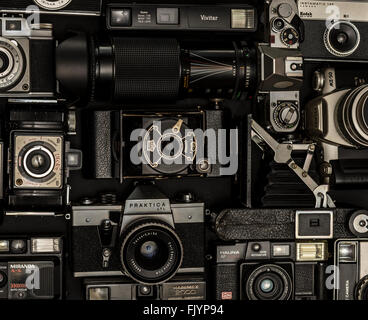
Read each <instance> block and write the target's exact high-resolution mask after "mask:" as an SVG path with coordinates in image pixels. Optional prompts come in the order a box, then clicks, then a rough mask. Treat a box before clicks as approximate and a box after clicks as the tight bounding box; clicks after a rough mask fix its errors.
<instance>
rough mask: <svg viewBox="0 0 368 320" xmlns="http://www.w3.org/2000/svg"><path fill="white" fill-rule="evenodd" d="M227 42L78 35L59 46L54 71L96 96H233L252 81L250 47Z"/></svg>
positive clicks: (74, 87)
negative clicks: (209, 45)
mask: <svg viewBox="0 0 368 320" xmlns="http://www.w3.org/2000/svg"><path fill="white" fill-rule="evenodd" d="M230 47H231V48H230V49H205V50H192V49H184V48H181V46H180V44H179V42H178V41H177V40H176V39H170V38H122V37H111V38H109V39H105V40H104V41H95V40H94V39H89V40H87V37H85V36H84V37H83V36H81V35H78V36H76V37H74V38H71V39H68V40H66V41H64V42H63V43H61V44H60V46H59V47H58V49H57V55H56V57H57V58H56V63H57V68H56V69H57V70H56V75H57V78H58V80H59V82H60V84H61V86H62V87H63V88H65V89H66V90H68V91H71V92H74V93H77V92H79V93H82V95H84V96H90V97H91V98H92V100H96V101H114V102H115V101H116V102H119V101H128V102H135V101H136V100H139V101H145V100H146V101H148V100H149V101H151V100H157V101H162V100H175V99H177V98H186V97H189V96H209V97H212V98H237V97H239V96H241V94H242V93H244V92H247V91H248V90H250V89H251V88H252V87H253V86H254V85H255V81H256V67H255V66H256V63H255V50H252V49H249V48H237V47H236V45H235V44H232V45H231V46H230ZM71 69H73V70H74V71H73V72H72V70H71Z"/></svg>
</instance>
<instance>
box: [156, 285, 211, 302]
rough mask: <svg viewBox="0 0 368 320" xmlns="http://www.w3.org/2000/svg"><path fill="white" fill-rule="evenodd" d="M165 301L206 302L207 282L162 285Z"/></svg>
mask: <svg viewBox="0 0 368 320" xmlns="http://www.w3.org/2000/svg"><path fill="white" fill-rule="evenodd" d="M162 290H163V292H162V299H163V300H187V299H190V300H204V299H206V283H205V282H174V283H169V282H168V283H164V284H163V285H162Z"/></svg>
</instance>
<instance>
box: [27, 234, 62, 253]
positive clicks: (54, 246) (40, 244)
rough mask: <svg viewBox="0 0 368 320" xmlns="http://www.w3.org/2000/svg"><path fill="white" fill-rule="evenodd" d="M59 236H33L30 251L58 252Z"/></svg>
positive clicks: (59, 247)
mask: <svg viewBox="0 0 368 320" xmlns="http://www.w3.org/2000/svg"><path fill="white" fill-rule="evenodd" d="M60 249H61V240H60V238H33V239H31V250H32V253H59V252H60Z"/></svg>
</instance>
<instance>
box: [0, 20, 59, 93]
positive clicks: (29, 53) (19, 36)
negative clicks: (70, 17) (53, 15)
mask: <svg viewBox="0 0 368 320" xmlns="http://www.w3.org/2000/svg"><path fill="white" fill-rule="evenodd" d="M0 25H1V37H0V62H1V63H0V65H1V68H0V97H10V98H18V97H42V98H47V97H50V96H53V95H54V93H55V88H56V78H55V71H54V70H55V67H54V65H55V59H54V54H55V40H54V38H53V26H52V25H51V24H39V23H38V24H29V22H28V20H27V19H25V18H16V17H14V18H11V17H1V18H0ZM40 74H42V76H38V75H40Z"/></svg>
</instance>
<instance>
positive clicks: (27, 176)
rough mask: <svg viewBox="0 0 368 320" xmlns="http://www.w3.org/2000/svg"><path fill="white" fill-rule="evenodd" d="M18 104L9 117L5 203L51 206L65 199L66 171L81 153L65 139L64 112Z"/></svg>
mask: <svg viewBox="0 0 368 320" xmlns="http://www.w3.org/2000/svg"><path fill="white" fill-rule="evenodd" d="M35 109H36V108H32V110H30V109H29V107H24V109H23V110H22V108H21V107H18V109H17V110H12V111H10V116H9V117H10V118H9V136H10V141H9V153H8V157H9V168H8V172H9V188H8V199H9V205H10V206H13V207H18V206H19V207H22V206H23V207H24V206H32V207H54V206H63V205H65V204H67V203H66V202H68V200H67V199H68V198H69V197H68V193H69V187H68V185H67V178H68V176H69V171H70V170H79V169H81V167H82V154H81V152H80V151H79V150H74V149H71V148H70V142H69V141H67V138H66V135H67V132H68V128H67V122H68V113H65V112H63V111H44V110H42V109H41V110H38V111H36V110H35Z"/></svg>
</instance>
